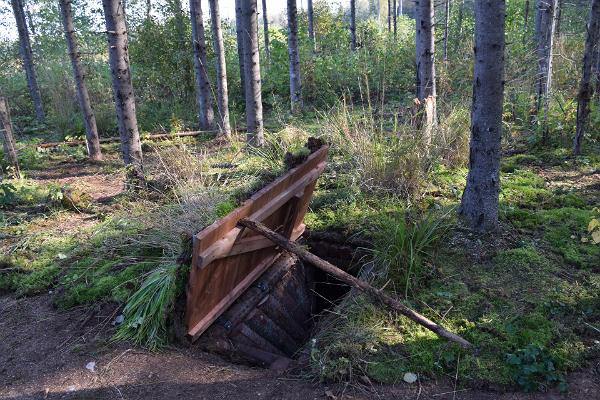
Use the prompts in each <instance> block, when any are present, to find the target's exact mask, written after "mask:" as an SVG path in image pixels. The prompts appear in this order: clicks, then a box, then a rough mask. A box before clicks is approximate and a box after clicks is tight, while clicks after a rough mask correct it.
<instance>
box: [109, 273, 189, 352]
mask: <svg viewBox="0 0 600 400" xmlns="http://www.w3.org/2000/svg"><path fill="white" fill-rule="evenodd" d="M178 268H181V267H180V266H178V265H165V266H160V267H158V268H156V269H154V270H152V271H151V272H149V273H148V274H147V276H146V278H145V279H144V281H143V283H142V285H141V286H140V288H139V289H138V290H137V291H136V292H135V293H134V294H133V295H132V296H131V297H130V298H129V299H128V301H127V305H126V306H125V309H124V310H123V314H124V315H125V320H124V322H123V324H121V326H120V327H119V330H118V331H117V333H116V335H115V337H114V339H115V340H133V342H134V343H136V344H138V345H141V346H144V347H146V348H148V349H150V350H156V349H157V348H159V347H161V346H163V345H164V344H166V337H167V319H168V315H169V314H170V313H171V312H172V311H173V304H174V301H175V296H176V290H175V289H176V281H177V269H178Z"/></svg>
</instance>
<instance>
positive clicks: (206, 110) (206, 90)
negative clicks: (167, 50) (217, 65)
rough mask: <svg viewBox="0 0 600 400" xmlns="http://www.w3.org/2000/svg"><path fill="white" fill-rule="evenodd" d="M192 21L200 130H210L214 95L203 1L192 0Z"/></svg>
mask: <svg viewBox="0 0 600 400" xmlns="http://www.w3.org/2000/svg"><path fill="white" fill-rule="evenodd" d="M190 15H191V21H192V47H193V48H194V74H195V75H196V101H197V103H198V121H199V126H200V130H204V131H208V130H211V129H213V126H214V113H213V108H212V95H211V90H210V82H209V80H208V73H207V71H206V68H207V66H208V63H207V61H206V39H205V37H204V21H203V20H202V2H201V1H200V0H190Z"/></svg>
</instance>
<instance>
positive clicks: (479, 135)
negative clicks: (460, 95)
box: [460, 0, 506, 231]
mask: <svg viewBox="0 0 600 400" xmlns="http://www.w3.org/2000/svg"><path fill="white" fill-rule="evenodd" d="M505 16H506V5H505V1H504V0H479V1H476V2H475V47H474V53H475V67H474V80H473V107H472V110H471V144H470V153H469V174H468V176H467V185H466V187H465V191H464V193H463V196H462V202H461V209H460V213H461V214H462V215H463V216H464V218H465V219H466V221H467V223H468V224H469V225H470V226H471V227H472V228H474V229H475V230H477V231H490V230H494V229H496V227H497V226H498V196H499V193H500V140H501V137H502V104H503V97H504V20H505Z"/></svg>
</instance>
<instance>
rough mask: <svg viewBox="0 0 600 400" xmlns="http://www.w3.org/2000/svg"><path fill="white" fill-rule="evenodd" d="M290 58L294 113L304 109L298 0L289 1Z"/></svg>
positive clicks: (291, 95)
mask: <svg viewBox="0 0 600 400" xmlns="http://www.w3.org/2000/svg"><path fill="white" fill-rule="evenodd" d="M287 18H288V56H289V63H290V98H291V102H292V112H293V113H296V112H298V111H300V110H301V109H302V82H301V79H300V52H299V50H298V11H297V9H296V0H287Z"/></svg>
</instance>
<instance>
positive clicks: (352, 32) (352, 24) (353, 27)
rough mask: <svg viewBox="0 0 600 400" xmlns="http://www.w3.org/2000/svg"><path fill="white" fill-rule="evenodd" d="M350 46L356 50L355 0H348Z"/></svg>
mask: <svg viewBox="0 0 600 400" xmlns="http://www.w3.org/2000/svg"><path fill="white" fill-rule="evenodd" d="M350 48H351V49H352V51H354V50H356V0H350Z"/></svg>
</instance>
